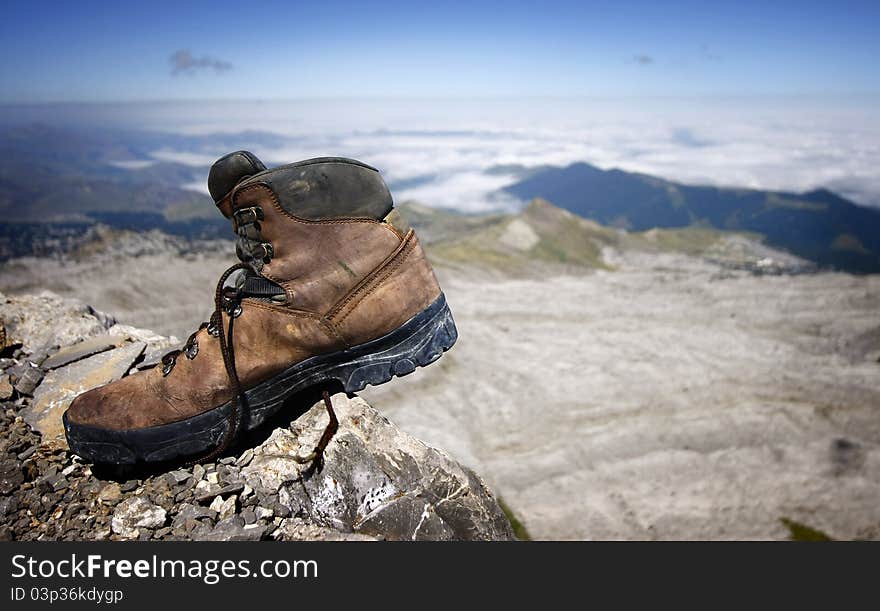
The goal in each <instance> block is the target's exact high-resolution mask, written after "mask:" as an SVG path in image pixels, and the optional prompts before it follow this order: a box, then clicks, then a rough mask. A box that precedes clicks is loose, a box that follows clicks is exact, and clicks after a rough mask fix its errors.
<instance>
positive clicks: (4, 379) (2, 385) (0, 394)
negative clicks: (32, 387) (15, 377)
mask: <svg viewBox="0 0 880 611" xmlns="http://www.w3.org/2000/svg"><path fill="white" fill-rule="evenodd" d="M14 390H15V388H13V386H12V382H10V381H9V376H8V375H4V376H0V401H6V400H7V399H10V398H12V392H13V391H14Z"/></svg>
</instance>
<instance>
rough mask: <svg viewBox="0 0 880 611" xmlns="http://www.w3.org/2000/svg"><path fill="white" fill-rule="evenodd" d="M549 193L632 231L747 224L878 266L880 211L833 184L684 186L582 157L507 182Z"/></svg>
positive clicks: (832, 261) (813, 256)
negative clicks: (797, 189)
mask: <svg viewBox="0 0 880 611" xmlns="http://www.w3.org/2000/svg"><path fill="white" fill-rule="evenodd" d="M503 191H505V192H506V193H508V194H510V195H513V196H514V197H516V198H518V199H520V200H522V201H529V200H532V199H534V198H536V197H540V198H545V199H548V200H550V201H552V202H554V203H555V204H556V205H558V206H560V207H562V208H564V209H566V210H569V211H571V212H574V213H575V214H577V215H579V216H582V217H584V218H590V219H593V220H596V221H597V222H599V223H602V224H605V225H611V226H616V227H622V228H626V229H630V230H633V231H645V230H648V229H651V228H654V227H657V228H661V229H663V228H666V229H668V228H682V227H688V226H701V225H702V226H706V227H711V228H714V229H718V230H726V231H748V232H754V233H757V234H760V235H762V236H764V238H765V240H766V242H767V244H769V245H771V246H774V247H778V248H783V249H785V250H787V251H789V252H791V253H793V254H795V255H797V256H800V257H803V258H805V259H808V260H810V261H813V262H814V263H816V264H818V265H820V266H830V267H835V268H838V269H842V270H845V271H850V272H860V273H877V272H880V210H874V209H871V208H867V207H864V206H859V205H858V204H856V203H854V202H851V201H850V200H847V199H846V198H844V197H841V196H839V195H837V194H836V193H834V192H832V191H830V190H829V189H824V188H820V189H814V190H811V191H807V192H805V193H789V192H785V191H764V190H758V189H744V188H730V187H712V186H695V185H685V184H682V183H677V182H674V181H669V180H666V179H663V178H659V177H656V176H650V175H648V174H640V173H633V172H626V171H624V170H620V169H610V170H602V169H600V168H598V167H596V166H593V165H590V164H588V163H585V162H578V163H574V164H571V165H568V166H565V167H553V168H548V169H544V170H540V171H537V172H533V173H531V174H530V175H528V176H526V177H525V178H523V179H522V180H520V181H519V182H517V183H514V184H513V185H510V186H508V187H505V188H504V189H503Z"/></svg>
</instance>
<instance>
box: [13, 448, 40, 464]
mask: <svg viewBox="0 0 880 611" xmlns="http://www.w3.org/2000/svg"><path fill="white" fill-rule="evenodd" d="M36 451H37V446H31V447H29V448H28V449H27V450H25V451H24V452H22V453H21V454H19V455H18V456H17V458H18V460H20V461H22V462H24V461H25V460H27V459H28V458H30V457H31V456H33V455H34V453H35V452H36Z"/></svg>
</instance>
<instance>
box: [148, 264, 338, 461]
mask: <svg viewBox="0 0 880 611" xmlns="http://www.w3.org/2000/svg"><path fill="white" fill-rule="evenodd" d="M241 269H244V270H251V269H252V267H251V266H250V265H249V264H248V263H244V262H242V263H236V264H235V265H233V266H231V267H230V268H228V269H227V270H226V271H225V272H223V274H221V276H220V280H218V281H217V288H216V290H215V291H214V311H213V312H212V314H211V317H210V318H209V320H208V322H203V323H201V324H200V325H199V328H198V329H197V330H196V331H195V332H193V333H192V334H191V335H190V336H189V338H187V340H186V343H185V344H184V346H183V348H181V349H176V350H171V351H170V352H168V353H166V354H165V355H164V356H163V357H162V361H161V362H162V375H163V376H168V375H169V374H170V373H171V372H172V371H173V369H174V365H175V364H176V362H177V358H178V357H179V356H180V355H181V354H184V355H185V356H186V358H188V359H190V360H192V359H195V358H196V356H197V355H198V352H199V347H198V346H199V345H198V340H197V339H196V336H197V335H198V333H199V331H201V330H202V329H207V331H208V334H209V335H210V336H212V337H216V338H218V340H219V341H220V354H221V356H222V357H223V366H224V367H225V369H226V376H227V378H228V379H229V383H230V385H231V386H232V390H233V392H234V394H233V398H232V406H231V409H230V411H229V422H228V426H227V428H226V433H225V434H224V436H223V440H222V441H221V442H220V443H219V444H218V445H217V447H216V448H215V449H214V450H213V451H212V452H211V453H210V454H208V455H207V456H204V457H202V458H199V459H196V460H194V461H190V464H195V463H196V462H205V461H208V460H213V459H214V458H216V457H217V456H219V455H221V454H223V453H224V452H225V451H226V450H227V449H228V448H229V446H230V445H231V444H232V442H233V441H234V440H235V438H236V437H237V436H238V430H239V426H240V424H241V418H240V417H239V415H240V413H241V411H242V410H246V409H247V407H248V402H247V395H246V394H245V392H244V389H243V388H242V386H241V381H240V380H239V377H238V369H237V368H236V364H235V344H234V342H233V337H234V329H235V319H236V318H238V317H239V316H240V315H241V313H242V307H241V301H242V299H244V298H245V297H247V296H249V293H248V292H247V291H245V290H243V289H242V288H241V287H238V286H225V284H226V281H227V280H228V279H229V276H231V275H232V273H233V272H235V271H237V270H241ZM224 312H225V313H226V314H227V316H228V319H229V324H228V326H227V328H226V333H225V335H224V333H223V313H224ZM322 396H323V400H324V406H325V407H326V409H327V414H328V416H329V418H330V420H329V422H328V424H327V427H326V428H325V429H324V432H323V434H322V435H321V438H320V439H319V440H318V443H317V445H316V446H315V449H314V450H313V451H312V452H311V453H309V454H307V455H305V456H293V457H292V458H293V459H294V460H295V461H296V462H298V463H311V465H310V467H309V468H308V469H307V470H306V472H305V473H304V475H309V474H311V473H312V472H314V471H315V470H318V471H320V470H321V468H323V464H324V450H325V449H326V447H327V444H328V443H329V442H330V440H331V439H332V438H333V436H334V435H335V434H336V431H337V430H338V428H339V421H338V420H337V418H336V414H335V412H334V410H333V403H332V401H331V400H330V394H329V393H328V392H327V391H326V390H325V391H323V395H322Z"/></svg>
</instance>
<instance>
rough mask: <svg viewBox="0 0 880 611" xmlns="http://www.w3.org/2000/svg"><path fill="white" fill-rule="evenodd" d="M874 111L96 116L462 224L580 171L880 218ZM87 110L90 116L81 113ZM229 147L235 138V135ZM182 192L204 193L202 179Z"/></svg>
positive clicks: (587, 103)
mask: <svg viewBox="0 0 880 611" xmlns="http://www.w3.org/2000/svg"><path fill="white" fill-rule="evenodd" d="M878 102H880V100H876V99H870V98H747V97H744V98H711V99H706V98H703V99H670V98H666V99H626V100H615V99H599V100H597V99H571V98H569V99H553V98H548V99H541V98H531V99H507V100H505V99H485V100H463V99H456V100H432V99H391V100H383V99H370V100H355V99H339V100H300V101H292V102H248V103H242V102H219V103H196V102H186V103H173V104H158V105H155V104H154V105H147V104H140V105H128V106H120V107H118V108H115V109H114V108H107V107H105V108H103V109H102V113H101V115H100V117H101V121H103V122H107V121H110V122H113V121H116V122H117V123H121V124H125V125H126V126H127V127H131V126H133V125H134V126H138V127H146V128H148V129H158V130H166V131H174V132H177V133H186V134H190V135H208V134H218V133H223V134H229V135H233V134H236V133H238V132H242V131H245V130H248V131H250V132H269V133H272V134H277V135H280V136H282V138H276V139H275V141H274V142H273V143H272V145H271V146H266V145H261V144H260V137H259V134H254V133H250V134H244V135H243V136H241V139H240V140H239V141H236V142H235V144H236V145H239V144H240V145H241V146H242V147H245V146H251V147H252V148H253V152H254V153H256V154H257V155H258V156H259V157H261V158H262V159H263V160H264V161H266V162H267V163H271V164H280V163H286V162H291V161H296V160H300V159H306V158H309V157H316V156H325V155H334V156H336V155H339V156H349V157H354V158H357V159H361V160H363V161H365V162H367V163H369V164H371V165H374V166H376V167H378V168H379V169H380V170H381V171H382V172H383V174H384V175H385V177H386V179H387V180H388V182H389V183H390V184H391V185H392V188H393V190H394V193H395V197H396V199H397V201H404V200H408V199H415V200H419V201H421V202H423V203H425V204H428V205H431V206H438V207H449V208H456V209H459V210H462V211H466V212H481V211H486V210H496V209H511V208H515V207H517V206H519V205H521V203H520V202H516V201H515V200H512V199H510V198H509V197H506V196H504V195H502V194H501V193H500V191H499V190H500V189H501V188H502V187H504V186H506V185H508V184H511V183H513V182H515V181H516V180H517V179H518V177H519V176H520V171H519V168H521V167H526V168H529V167H535V166H542V165H566V164H569V163H573V162H576V161H586V162H588V163H592V164H594V165H596V166H599V167H601V168H604V169H608V168H614V167H616V168H621V169H624V170H629V171H637V172H644V173H648V174H653V175H656V176H660V177H663V178H667V179H672V180H677V181H681V182H685V183H691V184H712V185H722V186H734V187H751V188H760V189H777V190H790V191H805V190H809V189H813V188H817V187H827V188H831V189H833V190H835V191H837V192H839V193H841V194H842V195H844V196H846V197H849V198H851V199H853V200H854V201H856V202H857V203H860V204H864V205H868V206H877V207H880V172H878V171H877V168H878V167H880V103H878ZM80 112H81V114H82V113H83V112H88V109H87V108H86V109H85V110H83V109H81V110H80ZM233 139H234V136H233ZM225 152H228V151H225V150H220V149H219V148H212V146H211V145H210V144H207V145H205V146H202V147H201V148H199V149H197V150H179V149H172V148H160V149H157V150H155V151H152V153H151V156H152V158H154V159H157V160H166V161H176V162H180V163H184V164H188V165H193V166H199V167H207V166H208V165H210V163H211V162H212V161H213V160H214V159H215V158H216V157H218V156H219V155H221V154H223V153H225ZM187 186H188V187H191V188H194V189H199V190H205V185H204V182H203V181H201V180H200V181H198V182H194V183H192V184H190V185H187Z"/></svg>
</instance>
